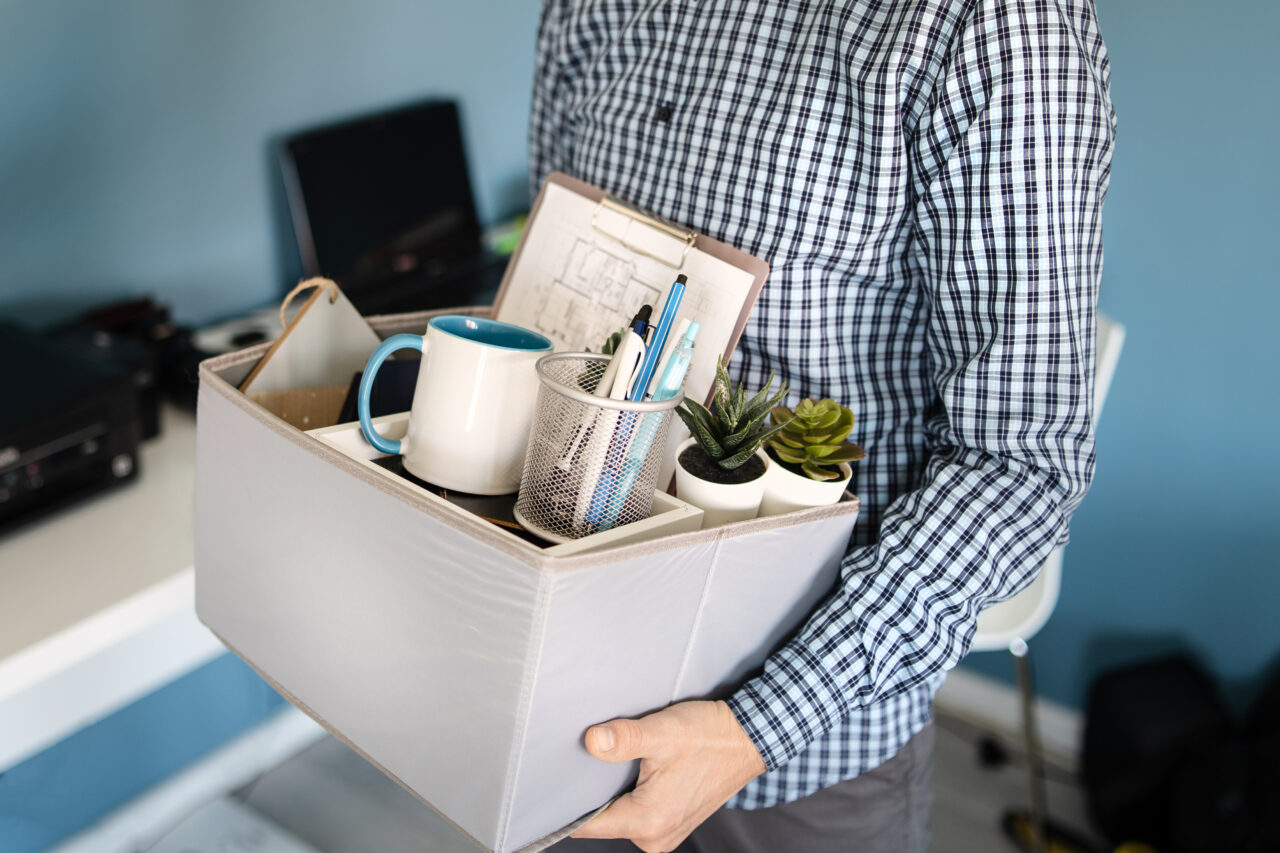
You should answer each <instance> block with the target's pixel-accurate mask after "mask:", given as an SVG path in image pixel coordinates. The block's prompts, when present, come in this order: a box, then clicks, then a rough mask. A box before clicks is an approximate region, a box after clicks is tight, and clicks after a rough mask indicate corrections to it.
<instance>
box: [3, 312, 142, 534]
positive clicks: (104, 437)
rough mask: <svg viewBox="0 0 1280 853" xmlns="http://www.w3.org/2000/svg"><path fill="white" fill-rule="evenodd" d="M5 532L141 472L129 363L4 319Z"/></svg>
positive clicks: (137, 418)
mask: <svg viewBox="0 0 1280 853" xmlns="http://www.w3.org/2000/svg"><path fill="white" fill-rule="evenodd" d="M0 399H3V401H4V402H3V405H0V532H4V531H7V530H10V529H12V528H14V527H16V526H18V525H20V524H23V523H26V522H28V521H31V520H34V519H36V518H38V517H40V516H42V515H44V514H45V513H48V512H50V511H52V510H54V509H57V508H59V507H62V506H65V505H67V504H69V503H73V502H75V501H77V500H79V499H81V498H83V497H87V496H89V495H91V494H94V493H96V492H99V491H102V490H103V489H107V488H110V487H113V486H117V485H120V484H122V483H125V482H128V481H129V480H132V479H133V478H134V477H136V476H137V473H138V441H139V436H140V434H141V424H140V419H139V410H138V402H137V389H136V388H135V384H134V380H133V377H132V376H131V374H130V371H129V370H128V369H127V368H124V367H121V366H120V365H117V364H114V363H112V362H110V361H109V360H104V359H101V358H97V357H94V356H92V355H89V354H86V353H85V352H84V351H83V350H82V349H80V348H78V347H75V346H69V345H68V344H67V343H66V342H63V341H58V340H55V339H52V338H49V337H45V336H42V335H38V334H36V333H34V332H31V331H29V330H27V329H24V328H22V327H20V326H16V325H11V324H0Z"/></svg>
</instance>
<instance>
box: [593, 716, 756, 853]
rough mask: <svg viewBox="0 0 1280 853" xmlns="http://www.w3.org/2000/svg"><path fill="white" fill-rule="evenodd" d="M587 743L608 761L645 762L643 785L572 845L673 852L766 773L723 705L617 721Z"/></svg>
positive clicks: (600, 728)
mask: <svg viewBox="0 0 1280 853" xmlns="http://www.w3.org/2000/svg"><path fill="white" fill-rule="evenodd" d="M585 742H586V746H587V751H588V752H590V753H591V754H592V755H594V756H595V757H596V758H598V759H600V760H601V761H608V762H610V763H619V762H622V761H632V760H634V759H637V758H639V759H640V778H639V779H638V780H637V781H636V788H635V790H634V791H632V792H631V793H629V794H625V795H623V796H622V797H619V798H618V800H617V801H616V802H615V803H614V804H613V805H611V806H609V808H607V809H605V810H604V811H603V812H601V813H600V814H599V815H597V816H596V817H595V819H594V820H592V821H591V822H590V823H588V824H587V825H586V826H584V827H582V828H581V829H579V830H578V831H577V832H575V833H574V834H573V837H574V838H629V839H630V840H631V841H632V842H633V843H634V844H635V845H636V846H637V847H639V848H640V849H641V850H644V851H645V853H665V851H670V850H674V849H675V848H676V847H677V846H678V845H679V844H680V842H681V841H684V839H685V838H686V837H687V836H688V835H689V833H691V832H693V830H694V829H696V828H697V826H698V824H700V823H702V822H703V821H704V820H706V819H707V818H708V817H710V816H711V814H712V813H713V812H714V811H715V810H716V809H718V808H720V807H721V806H722V805H724V804H725V802H727V801H728V799H729V798H730V797H732V796H733V795H734V794H736V793H737V792H738V791H739V789H741V788H742V786H743V785H745V784H747V783H748V782H750V781H751V780H752V779H754V778H755V777H756V776H759V775H760V774H761V773H763V772H764V771H765V766H764V761H763V760H762V759H761V758H760V753H759V752H757V751H756V748H755V745H754V744H752V743H751V738H749V737H747V733H746V732H744V731H743V730H742V726H740V725H738V721H737V720H736V719H735V718H734V716H733V712H732V711H730V710H729V706H728V705H726V704H725V703H724V702H681V703H679V704H676V705H672V706H671V707H669V708H664V709H663V710H661V711H658V712H656V713H653V714H650V715H649V716H647V717H642V718H640V719H639V720H612V721H610V722H607V723H602V724H601V725H598V726H592V727H591V728H589V729H587V735H586V738H585Z"/></svg>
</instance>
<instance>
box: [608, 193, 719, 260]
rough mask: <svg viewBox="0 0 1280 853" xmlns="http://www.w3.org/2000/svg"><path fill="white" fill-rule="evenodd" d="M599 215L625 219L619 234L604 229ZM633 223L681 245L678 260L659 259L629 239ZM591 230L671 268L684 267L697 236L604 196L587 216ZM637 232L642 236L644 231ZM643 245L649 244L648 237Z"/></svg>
mask: <svg viewBox="0 0 1280 853" xmlns="http://www.w3.org/2000/svg"><path fill="white" fill-rule="evenodd" d="M601 212H604V213H605V218H609V219H617V218H618V217H621V218H622V219H624V220H625V224H624V225H623V227H622V228H621V233H615V231H617V230H618V229H614V230H610V229H609V228H607V227H605V224H604V223H603V222H602V221H601V219H602V217H601ZM636 224H639V225H641V226H643V227H645V228H647V229H649V230H650V232H657V233H658V235H661V236H665V237H670V238H671V239H673V240H676V241H678V242H679V243H680V245H681V250H680V258H679V260H678V261H676V262H674V263H673V262H672V259H671V258H663V257H660V256H659V255H656V254H654V252H653V251H652V250H651V249H649V248H646V246H645V245H641V244H640V243H639V242H638V241H637V240H636V239H633V238H632V236H631V227H632V226H633V225H636ZM591 227H592V228H594V229H595V230H597V231H599V232H600V233H601V234H603V235H605V236H606V237H609V238H610V239H613V240H617V241H618V242H619V243H621V244H622V245H624V246H626V247H627V248H628V249H630V250H631V251H633V252H635V253H636V254H638V255H644V256H645V257H647V258H652V259H653V260H655V261H657V262H658V263H660V264H664V265H666V266H669V267H673V268H675V269H681V268H682V267H683V266H684V261H685V258H687V257H688V256H689V250H690V249H692V248H693V244H694V242H695V241H696V240H697V239H698V235H697V233H696V232H694V231H686V230H685V229H683V228H681V227H680V226H678V225H676V224H674V223H672V222H668V221H667V220H665V219H662V218H661V217H659V216H655V215H653V214H651V213H645V212H644V211H643V210H640V209H639V208H637V207H633V206H631V205H629V204H627V203H626V202H625V201H619V200H618V199H616V198H613V197H612V196H607V195H606V196H605V197H604V198H602V199H600V201H598V202H597V203H596V207H595V210H594V211H592V213H591ZM641 233H642V234H643V233H645V232H641ZM645 242H646V243H649V242H652V238H650V239H649V240H647V241H645Z"/></svg>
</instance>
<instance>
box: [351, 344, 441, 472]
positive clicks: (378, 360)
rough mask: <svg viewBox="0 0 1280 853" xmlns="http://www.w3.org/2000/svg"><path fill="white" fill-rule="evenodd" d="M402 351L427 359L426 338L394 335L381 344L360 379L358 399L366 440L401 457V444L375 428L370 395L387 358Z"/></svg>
mask: <svg viewBox="0 0 1280 853" xmlns="http://www.w3.org/2000/svg"><path fill="white" fill-rule="evenodd" d="M401 349H416V350H417V351H418V352H420V353H422V354H423V356H424V357H425V356H426V353H427V342H426V338H425V337H424V336H423V335H392V336H391V337H389V338H387V339H386V340H385V341H383V342H382V343H381V344H379V345H378V348H377V349H376V350H374V351H373V355H371V356H369V361H368V363H366V364H365V366H364V375H363V376H361V377H360V393H359V395H358V396H357V398H356V411H357V412H359V414H360V429H361V431H362V432H363V433H364V437H365V439H366V440H367V441H368V442H369V443H370V444H372V445H373V446H374V447H375V448H377V449H378V450H381V451H382V452H383V453H389V454H391V455H393V456H398V455H400V446H401V442H400V441H398V440H396V439H394V438H385V437H383V436H382V435H379V434H378V431H377V430H376V429H374V428H373V420H372V419H371V418H370V417H369V395H370V394H371V393H372V392H373V378H374V376H376V375H377V373H378V368H380V367H382V363H383V362H384V361H386V360H387V356H389V355H391V353H393V352H395V351H396V350H401Z"/></svg>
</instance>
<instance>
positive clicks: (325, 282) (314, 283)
mask: <svg viewBox="0 0 1280 853" xmlns="http://www.w3.org/2000/svg"><path fill="white" fill-rule="evenodd" d="M313 287H318V288H320V289H321V290H327V291H328V292H329V304H330V305H332V304H333V303H335V302H337V301H338V285H336V284H334V283H333V281H332V279H327V278H321V277H320V276H316V277H315V278H309V279H307V280H306V281H300V282H298V284H297V286H296V287H294V289H293V290H290V291H289V295H288V296H286V297H285V298H284V301H283V302H281V303H280V328H282V329H287V328H289V322H288V321H287V320H286V319H285V311H286V310H287V309H288V307H289V303H290V302H292V301H293V298H294V297H295V296H297V295H298V294H299V293H302V292H303V291H304V290H310V289H311V288H313Z"/></svg>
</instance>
